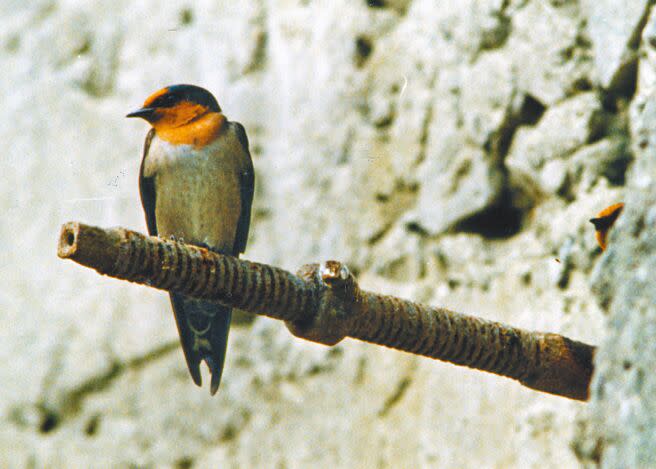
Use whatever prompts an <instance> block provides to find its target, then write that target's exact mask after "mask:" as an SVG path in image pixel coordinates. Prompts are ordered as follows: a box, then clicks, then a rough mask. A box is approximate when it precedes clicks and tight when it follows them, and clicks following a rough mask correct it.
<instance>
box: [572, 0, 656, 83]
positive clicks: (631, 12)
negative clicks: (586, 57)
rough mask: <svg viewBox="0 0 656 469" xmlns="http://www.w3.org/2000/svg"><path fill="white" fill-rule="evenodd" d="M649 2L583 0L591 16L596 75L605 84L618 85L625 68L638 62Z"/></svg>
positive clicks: (583, 6)
mask: <svg viewBox="0 0 656 469" xmlns="http://www.w3.org/2000/svg"><path fill="white" fill-rule="evenodd" d="M649 4H650V2H649V1H648V0H631V1H626V2H615V1H613V0H582V1H581V8H582V10H583V12H584V14H585V15H586V17H587V18H588V22H587V33H588V36H589V38H590V40H591V42H592V48H593V51H594V64H595V69H596V73H597V77H598V80H599V84H600V85H601V86H603V87H604V88H610V87H612V86H617V85H619V83H617V81H618V80H621V79H623V78H624V77H623V76H622V72H623V71H624V69H625V68H626V67H630V66H631V65H630V64H633V66H635V61H636V59H637V57H636V54H635V49H636V48H637V46H638V43H639V37H640V30H641V28H642V27H644V24H641V23H642V22H643V21H644V19H645V17H644V16H643V15H645V14H646V13H647V11H648V7H649Z"/></svg>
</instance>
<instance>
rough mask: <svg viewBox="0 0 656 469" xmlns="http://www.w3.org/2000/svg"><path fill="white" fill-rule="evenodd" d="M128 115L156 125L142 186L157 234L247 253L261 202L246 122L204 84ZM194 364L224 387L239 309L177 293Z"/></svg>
mask: <svg viewBox="0 0 656 469" xmlns="http://www.w3.org/2000/svg"><path fill="white" fill-rule="evenodd" d="M126 117H140V118H142V119H145V120H146V121H148V123H150V125H151V126H152V128H151V129H150V131H149V132H148V135H147V136H146V143H145V145H144V150H143V158H142V161H141V169H140V174H139V192H140V194H141V203H142V205H143V209H144V212H145V214H146V224H147V225H148V232H149V233H150V234H151V235H157V236H160V237H172V238H175V239H178V240H181V241H184V242H185V243H189V244H195V245H198V246H203V247H207V248H208V249H211V250H214V251H216V252H220V253H223V254H228V255H232V256H239V253H242V252H244V249H245V248H246V240H247V237H248V229H249V225H250V219H251V203H252V201H253V186H254V174H253V163H252V161H251V156H250V153H249V150H248V138H247V137H246V132H245V131H244V127H243V126H242V125H241V124H239V123H238V122H231V121H229V120H228V119H227V118H226V117H225V116H224V115H223V114H222V113H221V108H220V107H219V104H218V102H217V101H216V99H215V98H214V96H212V94H211V93H210V92H209V91H207V90H205V89H204V88H201V87H198V86H194V85H173V86H168V87H166V88H163V89H161V90H159V91H157V92H156V93H154V94H152V95H151V96H149V97H148V99H146V101H145V102H144V104H143V106H142V107H141V109H138V110H136V111H134V112H131V113H130V114H128V115H127V116H126ZM170 297H171V304H172V306H173V313H174V315H175V320H176V322H177V325H178V333H179V334H180V341H181V343H182V350H183V352H184V356H185V359H186V361H187V367H188V368H189V373H190V374H191V377H192V379H193V380H194V383H196V384H197V385H198V386H200V385H201V384H202V382H201V375H200V362H201V360H205V362H206V363H207V366H208V368H209V370H210V373H211V375H212V378H211V383H210V393H211V394H212V395H214V394H215V393H216V391H217V389H218V388H219V383H220V381H221V374H222V372H223V362H224V359H225V352H226V345H227V341H228V330H229V328H230V318H231V312H232V311H231V309H230V308H228V307H226V306H223V305H220V304H218V303H214V302H210V301H204V300H196V299H193V298H190V297H187V296H184V295H181V294H178V293H171V294H170Z"/></svg>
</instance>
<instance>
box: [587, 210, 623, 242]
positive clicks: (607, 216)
mask: <svg viewBox="0 0 656 469" xmlns="http://www.w3.org/2000/svg"><path fill="white" fill-rule="evenodd" d="M622 209H624V204H623V203H622V202H619V203H617V204H613V205H611V206H609V207H606V208H605V209H603V210H602V211H601V212H599V213H598V214H597V217H596V218H591V219H590V223H592V224H593V225H594V227H595V238H597V243H599V247H600V248H601V250H602V251H605V250H606V246H607V244H608V232H609V231H610V229H611V228H612V227H613V225H614V224H615V221H616V220H617V218H618V217H619V216H620V213H622Z"/></svg>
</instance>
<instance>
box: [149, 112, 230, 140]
mask: <svg viewBox="0 0 656 469" xmlns="http://www.w3.org/2000/svg"><path fill="white" fill-rule="evenodd" d="M225 123H226V118H225V116H224V115H223V114H221V113H220V112H208V113H207V114H204V115H203V116H201V117H199V118H198V119H195V120H191V121H189V122H187V123H184V124H182V125H171V124H170V122H169V121H168V119H163V120H162V122H160V121H158V122H155V124H154V125H153V127H154V128H155V132H157V136H158V137H159V138H161V139H162V140H165V141H167V142H169V143H172V144H174V145H193V146H194V147H196V148H202V147H204V146H205V145H208V144H210V143H212V142H213V141H214V139H215V138H216V137H218V135H219V134H220V133H221V130H223V127H224V125H225Z"/></svg>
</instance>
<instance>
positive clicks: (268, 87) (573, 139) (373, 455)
mask: <svg viewBox="0 0 656 469" xmlns="http://www.w3.org/2000/svg"><path fill="white" fill-rule="evenodd" d="M650 5H651V2H649V1H647V0H644V1H635V0H634V1H627V2H616V1H612V0H608V1H595V0H580V1H577V0H549V1H547V0H467V1H464V0H463V1H434V0H368V1H366V0H348V1H346V0H330V1H329V0H244V1H240V2H235V1H222V0H212V1H210V0H199V1H191V0H190V1H186V2H161V1H147V0H142V1H125V0H123V1H111V2H110V1H100V0H97V1H94V0H88V1H83V0H32V1H30V2H23V1H18V0H1V1H0V69H1V70H2V71H1V72H0V85H1V86H0V103H2V108H3V109H4V111H3V112H4V114H3V115H4V117H3V118H2V119H0V141H1V142H3V145H4V149H3V151H2V158H1V159H0V165H1V169H2V176H3V177H2V180H3V181H4V184H2V189H0V207H1V208H2V223H1V225H0V238H1V239H2V240H3V241H4V245H3V249H2V250H1V252H2V254H1V258H0V260H1V261H2V262H1V264H0V265H1V268H0V269H1V270H0V285H2V288H1V289H0V360H1V363H2V364H1V365H0V383H2V386H0V421H1V425H0V466H2V467H35V468H36V467H53V468H58V467H171V468H190V467H199V468H200V467H221V468H231V467H234V468H244V467H275V468H280V469H283V468H299V467H363V468H370V467H371V468H373V467H375V468H388V467H389V468H395V467H472V468H473V467H477V468H478V467H576V466H580V465H585V464H596V463H598V462H600V461H601V462H603V463H604V464H606V465H607V466H608V467H612V466H613V464H614V462H615V463H617V464H618V465H619V464H621V462H622V461H624V462H626V461H629V463H628V466H629V467H630V466H632V464H631V463H630V461H631V459H627V457H628V456H626V455H623V453H622V452H623V451H632V453H631V454H634V455H637V456H636V457H638V458H640V457H644V459H636V460H633V461H634V462H635V461H638V462H645V461H652V460H651V459H649V458H650V457H653V456H650V452H654V450H653V448H654V446H653V445H652V446H649V445H650V444H653V440H652V439H653V438H654V437H653V436H649V435H650V434H651V435H653V434H654V433H656V432H653V433H649V432H651V431H652V429H654V428H656V423H655V422H654V418H656V417H654V415H656V412H651V413H650V412H649V411H646V409H650V408H651V407H645V404H644V399H645V396H649V395H651V396H653V395H654V391H655V390H656V383H655V382H654V378H650V377H649V376H648V375H649V371H650V370H651V371H653V366H654V361H655V358H654V357H656V351H655V350H654V347H656V345H651V344H656V341H652V339H655V338H656V337H654V336H656V332H655V331H654V330H653V329H654V328H653V323H654V322H653V321H654V317H656V316H655V315H656V313H655V312H654V311H653V308H654V306H653V304H655V303H656V302H652V301H651V299H648V300H645V301H639V298H642V297H641V296H640V295H643V294H644V292H645V291H647V289H646V288H642V287H645V286H648V281H649V278H650V276H653V274H652V273H651V272H653V270H650V269H651V267H649V266H648V263H649V262H654V261H653V259H654V256H653V253H654V252H656V251H655V248H654V246H653V241H650V240H651V238H653V236H652V237H651V238H650V237H649V236H648V234H644V233H648V229H647V228H649V227H650V226H653V225H654V224H656V213H655V214H652V215H653V216H652V215H645V216H642V215H641V213H642V210H646V209H647V208H649V207H651V206H652V205H651V202H649V201H651V200H656V197H654V194H653V193H652V192H654V189H653V187H652V186H653V179H654V177H655V176H654V174H656V163H654V161H655V160H656V157H655V155H654V150H653V148H654V145H653V144H652V140H653V139H654V136H653V134H655V133H656V109H654V104H652V101H653V100H652V99H651V97H652V95H653V88H654V86H653V85H654V77H655V75H654V66H655V65H656V49H654V47H656V17H655V15H656V13H653V12H652V11H651V7H650ZM175 83H194V84H197V85H200V86H203V87H205V88H207V89H209V90H210V91H211V92H213V93H214V95H215V96H216V97H217V99H218V100H219V103H220V104H221V107H222V108H223V110H224V112H225V114H226V115H227V116H228V117H229V118H230V119H232V120H237V121H240V122H241V123H242V124H243V125H244V126H245V127H246V130H247V133H248V136H249V138H250V144H251V153H252V155H253V159H254V164H255V170H256V181H257V184H256V193H255V202H254V212H253V223H252V225H251V236H250V241H249V245H248V249H247V251H246V253H245V255H244V257H245V258H247V259H250V260H256V261H262V262H267V263H271V264H275V265H278V266H281V267H284V268H287V269H290V270H293V271H294V270H296V269H297V268H298V267H300V266H301V265H302V264H304V263H309V262H315V261H321V260H326V259H338V260H341V261H344V262H346V263H347V264H348V265H349V267H350V268H351V269H352V270H353V271H354V272H356V273H357V275H358V278H359V280H360V282H361V286H362V287H364V288H367V289H370V290H375V291H379V292H382V293H388V294H395V295H397V296H402V297H404V298H409V299H412V300H416V301H420V302H424V303H430V304H434V305H440V306H444V307H448V308H451V309H454V310H456V311H459V312H462V313H468V314H475V315H479V316H482V317H485V318H489V319H493V320H499V321H503V322H507V323H510V324H512V325H515V326H519V327H524V328H528V329H535V330H542V331H550V332H558V333H562V334H564V335H567V336H568V337H571V338H573V339H577V340H582V341H585V342H588V343H592V344H599V343H602V344H605V346H604V348H602V350H601V351H600V354H599V359H600V360H603V361H602V362H599V363H600V364H599V368H598V370H600V372H601V373H602V374H601V375H597V377H596V378H595V379H596V381H595V385H594V389H593V402H592V404H588V405H586V404H584V403H579V402H574V401H569V400H567V399H564V398H561V397H555V396H550V395H547V394H541V393H538V392H535V391H531V390H528V389H526V388H523V387H521V386H520V385H519V384H517V383H515V382H513V381H511V380H508V379H504V378H500V377H496V376H492V375H489V374H485V373H482V372H476V371H471V370H468V369H466V368H460V367H456V366H453V365H448V364H444V363H441V362H437V361H432V360H429V359H424V358H419V357H414V356H412V355H409V354H403V353H399V352H394V351H391V350H387V349H383V348H380V347H376V346H373V345H368V344H364V343H360V342H356V341H354V340H345V341H344V342H342V343H340V344H338V345H337V346H335V347H332V348H329V347H324V346H321V345H317V344H313V343H310V342H306V341H303V340H301V339H297V338H295V337H293V336H292V335H291V334H290V333H289V332H288V331H287V329H286V328H285V327H284V325H283V324H282V323H279V322H276V321H273V320H268V319H266V318H257V319H254V318H251V317H249V316H246V315H245V316H240V320H239V321H238V322H239V324H237V325H236V326H234V327H233V328H232V331H231V335H230V340H229V349H228V354H227V360H226V368H225V372H224V375H223V381H222V384H221V388H220V390H219V393H218V394H217V395H216V396H215V397H214V398H212V397H210V395H209V391H208V388H207V382H208V380H207V376H208V375H207V373H206V370H205V369H203V373H204V377H205V383H206V387H205V388H203V389H199V388H197V387H196V386H194V385H193V383H192V381H191V379H190V377H189V375H188V372H187V369H186V365H185V362H184V359H183V356H182V351H181V349H180V347H179V342H178V338H177V331H176V328H175V323H174V319H173V315H172V313H171V310H170V306H169V304H168V297H167V295H166V294H165V293H163V292H159V291H154V290H151V289H148V288H145V287H140V286H135V285H132V284H128V283H126V282H120V281H117V280H114V279H110V278H106V277H100V276H98V275H97V274H96V273H95V272H93V271H91V270H88V269H84V268H82V267H80V266H78V265H76V264H74V263H72V262H64V261H61V260H59V259H57V257H56V242H57V237H58V232H59V227H60V225H61V224H62V223H64V222H66V221H69V220H78V221H82V222H84V223H88V224H96V225H99V226H104V227H110V226H124V227H128V228H131V229H136V230H139V231H142V232H145V231H146V227H145V222H144V219H143V214H142V210H141V205H140V202H139V196H138V188H137V178H138V169H139V163H140V158H141V151H142V145H143V140H144V137H145V134H146V132H147V125H145V124H144V123H143V122H137V121H134V120H126V119H124V116H125V114H126V113H127V112H129V111H132V110H134V109H135V108H137V107H139V106H140V105H141V103H142V102H143V100H144V99H145V98H146V97H147V96H148V95H149V94H151V93H152V92H153V91H155V90H157V89H159V88H161V87H163V86H166V85H170V84H175ZM625 199H626V201H627V210H626V211H625V214H624V215H623V216H622V217H621V218H620V221H619V222H618V227H617V232H615V231H614V232H613V234H612V235H611V247H610V249H609V250H608V251H607V252H606V253H605V254H603V255H602V254H601V251H600V250H599V248H598V247H597V245H596V243H595V240H594V230H593V227H592V225H591V224H590V223H589V222H588V219H589V218H591V217H593V216H595V214H596V213H597V212H598V211H599V210H601V209H602V208H604V207H605V206H607V205H610V204H611V203H615V202H619V201H623V200H625ZM631 201H632V202H631ZM649 214H651V211H650V212H649ZM636 227H637V228H636ZM622 233H626V234H625V235H622ZM641 233H642V234H641ZM630 243H642V244H640V246H641V247H640V250H639V251H636V249H638V248H637V247H636V246H637V244H631V245H630ZM650 243H651V244H650ZM636 253H639V255H636ZM641 265H642V266H643V271H642V274H640V268H639V267H640V266H641ZM649 265H651V264H649ZM645 269H646V270H645ZM632 272H638V273H636V274H635V275H638V277H639V278H637V280H636V279H633V280H632V277H631V275H633V274H632ZM640 275H641V276H640ZM636 282H638V283H636ZM639 282H642V283H639ZM641 285H642V287H641ZM615 286H617V288H615ZM617 295H619V297H620V300H617V298H618V296H617ZM622 295H624V296H622ZM653 295H654V294H652V296H653ZM627 298H628V299H627ZM649 298H651V297H649ZM626 304H631V305H633V306H632V307H633V309H632V310H631V311H627V310H626V309H623V306H622V305H626ZM636 308H637V309H638V310H640V314H638V313H636V314H632V312H633V313H635V311H636ZM640 308H642V309H640ZM650 321H651V322H650ZM645 324H651V326H650V327H645ZM627 356H635V360H634V359H633V358H632V359H631V360H630V361H629V362H628V363H629V364H628V365H627V360H628V359H627V358H626V357H627ZM640 360H643V361H642V362H641V361H640ZM649 360H651V362H649ZM650 367H651V368H650ZM640 370H643V371H642V375H640ZM645 370H646V371H645ZM608 383H610V385H609V384H608ZM627 396H628V397H630V399H629V398H628V397H627ZM624 398H627V400H626V401H625V403H626V405H623V406H620V405H619V404H618V402H619V399H624ZM652 400H653V399H652ZM651 405H652V406H653V403H652V404H651ZM651 409H652V410H653V408H651ZM636 422H637V423H636ZM611 428H613V433H612V435H613V437H612V438H610V437H609V436H608V435H609V434H610V433H608V432H610V430H609V429H611ZM632 428H635V433H632V431H633V430H631V429H632ZM627 442H629V443H627ZM632 445H633V446H632ZM640 451H642V453H641V452H640ZM641 455H642V456H641ZM652 462H653V461H652ZM654 464H656V462H654ZM618 467H619V466H618ZM645 467H646V466H645Z"/></svg>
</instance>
